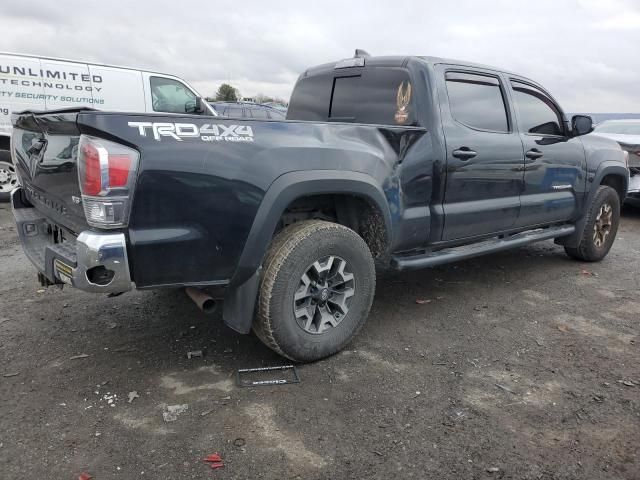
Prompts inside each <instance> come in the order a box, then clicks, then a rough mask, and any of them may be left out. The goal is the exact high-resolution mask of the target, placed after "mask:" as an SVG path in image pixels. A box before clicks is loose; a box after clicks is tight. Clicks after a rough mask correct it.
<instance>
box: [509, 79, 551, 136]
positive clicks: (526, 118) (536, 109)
mask: <svg viewBox="0 0 640 480" xmlns="http://www.w3.org/2000/svg"><path fill="white" fill-rule="evenodd" d="M511 86H512V87H513V100H514V103H515V105H516V108H517V110H518V122H519V126H520V131H521V132H526V133H531V134H534V135H563V130H562V127H561V125H562V116H561V115H560V112H559V111H558V109H557V107H556V106H555V105H554V103H553V102H552V101H551V99H550V98H549V97H547V96H546V95H545V94H544V93H542V92H541V91H539V90H538V89H536V88H534V87H531V86H529V85H526V84H524V83H520V82H511Z"/></svg>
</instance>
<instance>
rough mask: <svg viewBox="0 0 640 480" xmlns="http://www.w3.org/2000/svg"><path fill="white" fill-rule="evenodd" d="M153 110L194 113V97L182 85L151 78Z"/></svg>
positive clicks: (173, 81)
mask: <svg viewBox="0 0 640 480" xmlns="http://www.w3.org/2000/svg"><path fill="white" fill-rule="evenodd" d="M150 81H151V102H152V106H153V110H154V111H156V112H167V113H194V112H195V109H196V96H195V95H194V93H193V92H192V91H191V90H189V89H188V88H187V87H186V86H185V85H184V84H183V83H181V82H178V81H177V80H172V79H170V78H163V77H151V79H150Z"/></svg>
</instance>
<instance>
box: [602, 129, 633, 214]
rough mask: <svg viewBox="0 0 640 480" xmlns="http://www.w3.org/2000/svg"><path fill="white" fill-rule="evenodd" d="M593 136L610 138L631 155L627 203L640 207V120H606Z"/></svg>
mask: <svg viewBox="0 0 640 480" xmlns="http://www.w3.org/2000/svg"><path fill="white" fill-rule="evenodd" d="M593 135H599V136H601V137H606V138H610V139H611V140H615V141H616V142H618V143H619V144H620V147H622V149H623V150H625V151H626V152H627V153H628V154H629V172H630V175H631V177H630V178H629V189H628V190H627V198H626V200H625V202H626V203H628V204H630V205H634V206H636V207H640V119H630V120H605V121H604V122H602V123H600V124H598V125H597V126H596V127H595V129H594V131H593Z"/></svg>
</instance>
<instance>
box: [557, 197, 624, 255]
mask: <svg viewBox="0 0 640 480" xmlns="http://www.w3.org/2000/svg"><path fill="white" fill-rule="evenodd" d="M619 223H620V198H619V197H618V193H617V192H616V191H615V190H614V189H613V188H611V187H609V186H607V185H601V186H600V187H598V191H597V192H596V195H595V197H594V199H593V203H592V204H591V206H590V207H589V212H588V213H587V223H586V225H585V228H584V232H583V234H582V238H581V239H580V243H579V244H578V246H577V247H564V250H565V252H567V255H569V256H570V257H573V258H576V259H578V260H582V261H585V262H598V261H600V260H602V259H603V258H604V257H606V256H607V253H609V250H611V246H612V245H613V241H614V240H615V238H616V233H617V232H618V225H619Z"/></svg>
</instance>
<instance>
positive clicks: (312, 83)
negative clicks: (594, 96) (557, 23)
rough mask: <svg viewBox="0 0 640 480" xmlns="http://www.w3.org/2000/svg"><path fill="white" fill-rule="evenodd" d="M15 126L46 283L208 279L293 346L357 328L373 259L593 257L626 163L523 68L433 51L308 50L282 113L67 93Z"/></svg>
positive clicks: (227, 307) (415, 262)
mask: <svg viewBox="0 0 640 480" xmlns="http://www.w3.org/2000/svg"><path fill="white" fill-rule="evenodd" d="M13 124H14V127H15V129H14V134H13V138H12V155H13V160H14V163H15V165H16V166H17V171H18V174H19V179H20V183H21V185H22V186H21V187H20V188H18V189H17V190H15V191H14V192H13V194H12V205H13V212H14V215H15V219H16V222H17V226H18V232H19V235H20V239H21V241H22V245H23V247H24V250H25V252H26V254H27V256H28V257H29V259H30V260H31V261H32V263H33V264H34V265H35V266H36V268H37V270H38V272H39V277H40V281H41V282H42V283H43V284H45V285H51V284H69V285H72V286H74V287H77V288H79V289H82V290H85V291H89V292H107V293H112V294H113V293H120V292H125V291H127V290H130V289H131V288H134V287H135V288H138V289H150V288H166V287H189V288H188V289H189V290H190V291H191V292H192V297H194V298H195V299H197V300H199V301H201V300H202V298H204V299H207V297H206V290H207V288H209V287H213V286H223V287H226V293H225V297H224V309H223V319H224V322H225V323H226V324H227V325H228V326H229V327H231V328H233V329H234V330H236V331H238V332H242V333H249V332H250V331H251V329H252V327H253V330H254V331H255V332H256V334H257V335H258V336H259V337H260V338H261V339H262V340H263V341H264V342H265V343H266V344H267V345H268V346H269V347H271V348H272V349H274V350H275V351H277V352H278V353H280V354H282V355H284V356H286V357H288V358H290V359H293V360H296V361H312V360H316V359H319V358H322V357H325V356H328V355H331V354H333V353H335V352H337V351H339V350H340V349H341V348H343V347H344V346H345V345H346V344H347V343H348V342H349V340H350V339H351V338H352V337H353V336H354V335H355V334H356V333H357V332H358V330H359V329H360V328H361V327H362V326H363V324H364V323H365V320H366V318H367V315H368V312H369V308H370V306H371V303H372V300H373V296H374V291H375V283H376V276H375V272H376V267H377V266H378V265H379V266H386V267H391V268H394V269H397V270H405V269H416V268H424V267H431V266H434V265H440V264H443V263H447V262H452V261H456V260H461V259H466V258H470V257H473V256H476V255H480V254H485V253H491V252H496V251H500V250H504V249H507V248H513V247H518V246H522V245H525V244H529V243H531V242H535V241H539V240H547V239H555V241H556V243H558V244H561V245H564V248H565V250H566V252H567V253H568V254H569V255H570V256H571V257H575V258H577V259H580V260H582V261H598V260H601V259H602V258H603V257H605V255H607V253H608V252H609V249H610V248H611V245H612V243H613V241H614V238H615V236H616V231H617V228H618V223H619V211H620V204H621V203H622V201H623V200H624V198H625V195H626V192H627V185H628V179H629V170H628V167H627V164H626V162H627V160H626V158H625V154H624V152H623V151H622V150H621V149H620V147H619V146H618V144H617V143H616V142H614V141H612V140H608V139H605V138H600V137H595V136H583V135H585V134H588V133H590V132H591V130H592V122H591V118H589V117H584V116H574V117H573V118H572V119H571V120H570V121H568V120H567V119H565V116H564V114H563V111H562V109H561V108H560V106H559V105H558V103H557V102H556V101H555V100H554V99H553V97H552V96H551V95H550V94H549V93H548V92H547V91H546V90H545V89H544V88H543V87H541V86H540V85H538V84H537V83H535V82H533V81H531V80H529V79H527V78H524V77H522V76H520V75H517V74H513V73H508V72H504V71H502V70H499V69H496V68H492V67H486V66H482V65H476V64H471V63H466V62H459V61H453V60H444V59H439V58H433V57H371V56H368V55H366V54H364V53H360V52H357V54H356V56H355V57H354V58H350V59H346V60H342V61H339V62H337V63H331V64H326V65H321V66H318V67H314V68H310V69H309V70H307V71H306V72H304V73H303V74H302V75H301V76H300V78H299V80H298V82H297V84H296V86H295V88H294V91H293V94H292V97H291V104H290V106H289V111H288V113H287V120H286V121H268V120H249V119H246V118H243V119H233V118H219V117H217V118H216V117H206V116H199V115H173V114H163V113H158V114H129V113H115V112H100V111H94V110H87V109H78V110H67V111H55V112H22V113H21V114H16V115H14V117H13ZM194 289H197V290H194ZM193 292H195V293H193ZM204 303H205V304H206V302H204Z"/></svg>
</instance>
